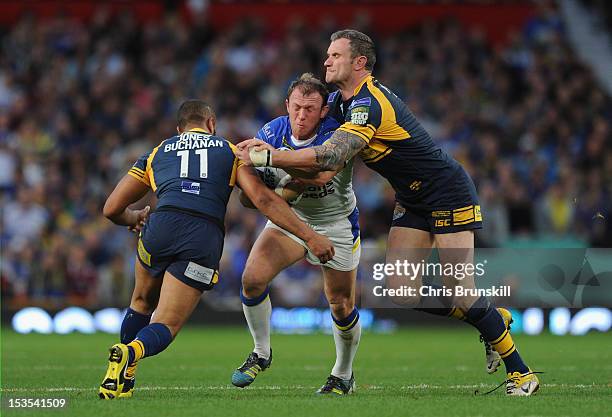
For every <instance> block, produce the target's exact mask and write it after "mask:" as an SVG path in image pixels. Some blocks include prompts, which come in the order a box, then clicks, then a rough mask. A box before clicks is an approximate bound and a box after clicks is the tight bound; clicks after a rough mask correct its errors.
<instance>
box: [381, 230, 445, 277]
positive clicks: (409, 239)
mask: <svg viewBox="0 0 612 417" xmlns="http://www.w3.org/2000/svg"><path fill="white" fill-rule="evenodd" d="M433 243H434V242H433V236H432V235H431V233H430V232H428V231H425V230H420V229H413V228H410V227H391V230H389V237H388V238H387V253H386V257H385V261H386V263H388V264H394V265H397V263H398V261H399V263H400V264H402V265H403V264H404V262H407V263H409V264H417V263H421V262H423V261H427V259H428V258H429V255H430V254H431V249H432V247H433ZM395 277H396V278H402V277H401V276H398V275H396V276H395ZM404 278H406V277H405V276H404ZM409 278H410V279H409V281H410V282H411V283H402V285H406V284H407V285H410V286H414V287H420V285H421V276H420V275H417V276H411V277H409ZM402 281H405V279H403V280H402Z"/></svg>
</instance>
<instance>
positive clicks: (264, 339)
mask: <svg viewBox="0 0 612 417" xmlns="http://www.w3.org/2000/svg"><path fill="white" fill-rule="evenodd" d="M242 311H243V312H244V317H246V321H247V323H248V324H249V330H250V331H251V336H253V343H254V345H255V348H254V349H253V352H255V353H257V356H259V357H260V358H264V359H268V358H269V357H270V317H271V316H272V303H271V302H270V297H269V296H267V297H266V298H265V299H264V300H263V301H262V302H261V303H259V304H257V305H254V306H247V305H245V304H244V303H243V304H242Z"/></svg>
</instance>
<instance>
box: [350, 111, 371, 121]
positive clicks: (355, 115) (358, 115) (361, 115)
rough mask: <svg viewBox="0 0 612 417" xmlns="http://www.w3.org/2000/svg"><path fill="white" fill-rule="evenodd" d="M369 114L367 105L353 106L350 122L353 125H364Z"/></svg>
mask: <svg viewBox="0 0 612 417" xmlns="http://www.w3.org/2000/svg"><path fill="white" fill-rule="evenodd" d="M369 115H370V108H369V107H355V108H354V109H353V110H351V123H352V124H354V125H365V124H366V123H367V122H368V117H369Z"/></svg>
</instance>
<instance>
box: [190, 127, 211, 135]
mask: <svg viewBox="0 0 612 417" xmlns="http://www.w3.org/2000/svg"><path fill="white" fill-rule="evenodd" d="M188 132H200V133H207V134H210V132H208V131H206V130H205V129H202V128H201V127H194V128H193V129H189V130H188Z"/></svg>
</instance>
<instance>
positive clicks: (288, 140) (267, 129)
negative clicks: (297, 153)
mask: <svg viewBox="0 0 612 417" xmlns="http://www.w3.org/2000/svg"><path fill="white" fill-rule="evenodd" d="M338 126H339V124H338V122H336V121H335V120H334V119H333V118H331V117H326V118H325V119H323V121H322V122H321V125H320V127H319V130H318V132H317V134H316V136H314V137H313V138H311V139H308V140H305V141H299V142H298V143H296V141H295V140H294V138H293V137H292V135H291V125H290V124H289V117H288V116H281V117H277V118H276V119H274V120H272V121H270V122H268V123H266V124H265V125H264V126H263V127H262V128H261V129H260V130H259V132H257V135H256V137H257V138H258V139H261V140H263V141H264V142H267V143H269V144H270V145H272V146H274V147H275V148H276V149H291V150H298V149H304V148H308V147H312V146H316V145H322V144H323V143H325V141H326V140H328V139H329V138H330V137H331V135H332V134H333V133H334V130H335V129H336V128H337V127H338ZM352 181H353V161H352V160H351V161H349V162H348V163H347V165H346V166H345V167H344V169H343V170H342V171H340V172H339V173H338V174H336V176H334V178H333V179H332V180H331V181H329V182H328V183H327V184H325V185H323V186H320V187H318V186H312V185H309V186H307V187H306V189H305V190H304V193H303V194H302V199H301V200H300V201H299V202H297V203H296V204H294V205H293V206H292V207H293V209H294V210H295V211H296V213H297V214H298V216H299V217H301V218H302V219H303V220H305V221H306V222H308V223H329V222H331V221H334V220H338V219H341V218H347V217H348V216H349V215H350V214H351V213H352V212H353V210H354V209H355V207H356V204H357V203H356V199H355V193H354V192H353V182H352Z"/></svg>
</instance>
